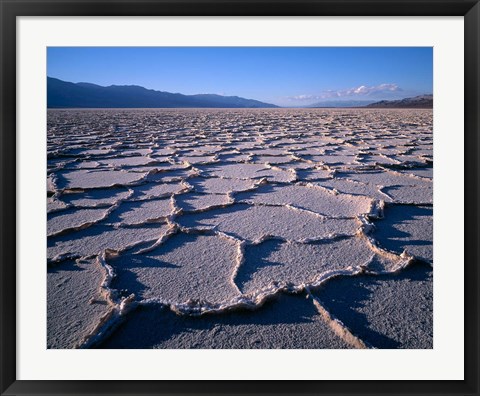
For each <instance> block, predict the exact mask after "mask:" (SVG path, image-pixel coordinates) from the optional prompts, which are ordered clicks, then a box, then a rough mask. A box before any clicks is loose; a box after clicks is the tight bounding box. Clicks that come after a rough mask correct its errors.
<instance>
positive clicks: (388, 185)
mask: <svg viewBox="0 0 480 396" xmlns="http://www.w3.org/2000/svg"><path fill="white" fill-rule="evenodd" d="M432 125H433V122H432V110H406V109H404V110H394V109H268V110H266V109H265V110H264V109H258V110H257V109H162V110H159V109H139V110H130V109H128V110H122V109H118V110H49V111H48V168H47V212H48V227H47V228H48V229H47V235H48V242H47V243H48V248H47V293H48V295H47V305H48V307H47V315H48V323H47V324H48V331H47V346H48V348H173V349H180V348H289V349H294V348H309V349H322V348H335V349H337V348H408V349H417V348H432V346H433V325H432V322H433V293H432V286H433V280H432V274H433V249H432V233H433V231H432V219H433V217H432V214H433V153H432V149H433V135H432Z"/></svg>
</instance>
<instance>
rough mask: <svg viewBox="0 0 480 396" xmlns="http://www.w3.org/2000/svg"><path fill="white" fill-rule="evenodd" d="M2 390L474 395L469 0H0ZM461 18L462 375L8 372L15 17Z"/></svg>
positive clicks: (473, 32) (479, 14) (474, 35)
mask: <svg viewBox="0 0 480 396" xmlns="http://www.w3.org/2000/svg"><path fill="white" fill-rule="evenodd" d="M0 13H1V22H0V24H1V48H0V54H1V55H0V56H1V76H0V78H1V80H0V86H1V87H2V88H1V89H2V95H1V99H0V105H1V113H0V117H1V120H0V122H1V142H0V147H1V158H0V160H1V161H0V167H1V169H0V186H1V198H0V206H1V227H0V232H1V233H0V254H1V267H0V271H1V287H0V290H1V312H0V314H1V373H0V375H1V383H0V391H1V394H2V395H30V394H32V395H40V394H42V395H54V394H55V395H69V394H76V395H93V394H98V395H113V394H119V395H120V394H121V395H130V394H131V395H157V394H158V395H167V394H216V395H220V394H222V395H223V394H225V395H233V394H266V393H269V394H319V395H320V394H321V395H329V394H331V395H333V394H335V395H340V394H343V395H356V394H395V395H404V394H405V395H407V394H408V395H414V394H415V395H420V394H422V395H423V394H442V395H447V394H451V395H457V394H458V395H459V394H462V395H478V394H479V374H478V373H479V365H478V361H479V343H478V338H479V312H478V306H479V304H478V303H479V290H480V288H479V285H480V282H479V271H478V263H479V255H478V251H479V245H480V244H479V240H478V235H479V234H478V230H479V225H478V202H479V201H478V199H479V196H478V177H479V172H478V170H479V162H478V155H479V154H480V150H479V139H478V133H479V115H478V113H479V110H480V103H479V92H480V90H479V53H480V52H479V37H480V32H479V20H480V5H479V4H478V0H475V1H462V0H446V1H445V0H421V1H417V0H404V1H398V0H396V1H386V0H380V1H375V0H369V1H363V0H356V1H355V0H348V1H345V0H337V1H334V0H331V1H322V0H301V1H294V0H271V1H270V0H260V1H251V0H246V1H238V0H237V1H235V0H216V1H215V0H209V1H204V0H199V1H193V0H186V1H182V0H180V1H176V2H174V1H171V0H169V1H158V0H153V1H152V0H150V1H142V0H141V1H134V0H112V1H105V0H104V1H98V2H92V1H88V0H87V1H82V0H72V1H70V0H61V1H58V0H57V1H55V0H30V1H13V0H0ZM145 15H155V16H253V15H257V16H301V15H320V16H463V17H464V22H465V48H464V50H465V98H464V99H465V186H466V191H465V214H466V216H465V280H464V287H465V351H464V352H465V355H464V356H465V376H464V380H463V381H449V380H448V381H427V380H422V381H385V380H378V381H330V380H328V381H321V382H320V381H282V382H280V381H277V382H275V381H273V382H272V381H262V382H259V381H168V380H167V381H139V380H127V381H106V380H105V381H63V380H61V381H21V380H18V381H17V380H16V311H15V310H16V307H15V304H16V278H15V274H16V272H15V271H16V270H15V263H16V199H17V197H16V150H17V146H16V66H17V65H16V17H17V16H145Z"/></svg>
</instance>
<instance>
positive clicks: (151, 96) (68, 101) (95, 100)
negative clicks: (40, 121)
mask: <svg viewBox="0 0 480 396" xmlns="http://www.w3.org/2000/svg"><path fill="white" fill-rule="evenodd" d="M47 107H48V108H175V107H179V108H182V107H183V108H188V107H203V108H275V107H278V106H276V105H273V104H270V103H264V102H260V101H258V100H253V99H245V98H240V97H238V96H221V95H215V94H198V95H183V94H180V93H171V92H163V91H155V90H153V89H146V88H144V87H140V86H138V85H110V86H108V87H103V86H100V85H96V84H90V83H71V82H67V81H62V80H59V79H57V78H52V77H47Z"/></svg>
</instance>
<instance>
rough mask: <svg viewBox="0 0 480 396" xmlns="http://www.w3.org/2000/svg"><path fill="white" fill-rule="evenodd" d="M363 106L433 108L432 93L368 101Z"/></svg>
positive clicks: (378, 107) (376, 107)
mask: <svg viewBox="0 0 480 396" xmlns="http://www.w3.org/2000/svg"><path fill="white" fill-rule="evenodd" d="M365 107H369V108H375V109H387V108H388V109H393V108H404V109H431V108H433V95H420V96H415V97H413V98H405V99H400V100H381V101H380V102H375V103H370V104H368V105H366V106H365Z"/></svg>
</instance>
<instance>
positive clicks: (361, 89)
mask: <svg viewBox="0 0 480 396" xmlns="http://www.w3.org/2000/svg"><path fill="white" fill-rule="evenodd" d="M400 91H402V89H401V88H400V87H399V86H398V85H397V84H387V83H384V84H380V85H374V86H366V85H360V86H358V87H355V88H350V89H343V90H337V91H334V90H327V91H323V92H321V93H320V94H319V95H307V94H303V95H296V96H289V97H288V99H290V100H297V101H307V100H321V99H331V98H344V97H358V96H370V95H376V94H379V93H387V92H400Z"/></svg>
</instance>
